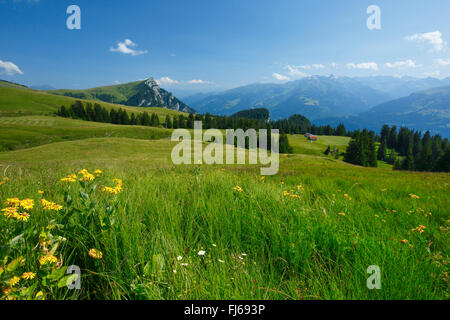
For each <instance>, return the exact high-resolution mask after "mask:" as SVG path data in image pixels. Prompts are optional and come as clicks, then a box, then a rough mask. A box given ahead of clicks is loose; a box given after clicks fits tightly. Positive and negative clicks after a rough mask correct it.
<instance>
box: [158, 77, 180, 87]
mask: <svg viewBox="0 0 450 320" xmlns="http://www.w3.org/2000/svg"><path fill="white" fill-rule="evenodd" d="M156 82H157V83H158V85H171V84H178V83H180V82H179V81H178V80H173V79H170V78H169V77H161V78H159V79H158V80H156Z"/></svg>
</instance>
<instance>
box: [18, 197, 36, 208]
mask: <svg viewBox="0 0 450 320" xmlns="http://www.w3.org/2000/svg"><path fill="white" fill-rule="evenodd" d="M20 206H21V207H22V208H23V209H25V210H31V209H33V207H34V200H33V199H24V200H20Z"/></svg>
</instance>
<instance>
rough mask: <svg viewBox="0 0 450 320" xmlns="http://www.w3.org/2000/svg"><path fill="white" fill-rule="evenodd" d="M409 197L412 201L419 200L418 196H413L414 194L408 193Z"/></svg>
mask: <svg viewBox="0 0 450 320" xmlns="http://www.w3.org/2000/svg"><path fill="white" fill-rule="evenodd" d="M409 196H410V197H411V198H413V199H419V198H420V197H419V196H417V195H415V194H412V193H410V194H409Z"/></svg>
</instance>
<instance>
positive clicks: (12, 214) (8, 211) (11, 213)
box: [2, 207, 18, 218]
mask: <svg viewBox="0 0 450 320" xmlns="http://www.w3.org/2000/svg"><path fill="white" fill-rule="evenodd" d="M2 212H4V213H3V214H4V215H5V217H7V218H16V216H17V215H18V212H17V208H16V207H8V208H5V209H2Z"/></svg>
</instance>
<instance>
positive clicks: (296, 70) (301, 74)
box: [274, 65, 309, 80]
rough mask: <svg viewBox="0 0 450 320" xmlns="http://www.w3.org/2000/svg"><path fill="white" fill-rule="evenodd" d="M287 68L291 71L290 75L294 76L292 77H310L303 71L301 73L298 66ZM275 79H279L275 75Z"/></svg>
mask: <svg viewBox="0 0 450 320" xmlns="http://www.w3.org/2000/svg"><path fill="white" fill-rule="evenodd" d="M286 68H287V69H288V70H289V75H290V76H292V77H300V78H304V77H308V76H309V74H307V73H305V72H303V71H300V70H299V67H297V66H291V65H287V66H286ZM277 74H278V73H277ZM274 77H275V78H277V77H276V76H275V75H274ZM282 77H283V76H282ZM277 79H278V78H277ZM278 80H281V79H278ZM287 80H289V79H287Z"/></svg>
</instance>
